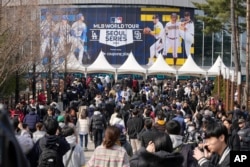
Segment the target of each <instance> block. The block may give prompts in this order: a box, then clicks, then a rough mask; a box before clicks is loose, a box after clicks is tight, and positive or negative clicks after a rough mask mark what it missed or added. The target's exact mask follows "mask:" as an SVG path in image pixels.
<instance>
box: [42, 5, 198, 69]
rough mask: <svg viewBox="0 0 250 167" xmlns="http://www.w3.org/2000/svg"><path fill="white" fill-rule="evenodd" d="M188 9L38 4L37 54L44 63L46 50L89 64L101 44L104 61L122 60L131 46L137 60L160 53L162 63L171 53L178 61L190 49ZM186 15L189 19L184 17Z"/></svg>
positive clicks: (190, 11) (59, 59)
mask: <svg viewBox="0 0 250 167" xmlns="http://www.w3.org/2000/svg"><path fill="white" fill-rule="evenodd" d="M186 15H189V16H186ZM193 15H194V10H193V9H184V8H170V7H156V8H153V7H125V6H124V7H76V8H46V9H41V24H40V27H41V40H42V41H41V53H40V55H41V56H42V58H43V63H44V64H46V63H47V62H48V55H53V57H54V58H53V60H52V61H53V62H55V63H56V62H57V63H62V62H63V60H64V58H65V54H67V55H70V56H71V57H72V55H74V58H75V59H77V60H78V61H79V62H80V63H83V64H91V63H92V62H93V61H94V60H95V59H96V57H97V56H98V54H99V52H100V51H101V50H102V51H103V52H104V53H105V57H106V58H107V60H108V61H109V63H111V64H123V63H124V61H125V60H126V58H127V56H128V55H129V53H130V52H131V51H132V52H133V54H134V56H135V58H136V60H137V61H138V63H139V64H141V65H145V64H149V63H150V62H151V63H152V62H153V61H154V60H155V58H156V57H157V55H158V53H162V54H163V55H164V58H165V60H166V62H167V63H168V64H170V65H171V64H173V62H174V61H173V58H177V64H178V65H181V64H183V63H184V60H185V59H186V58H187V53H188V54H189V53H190V54H193V53H194V49H193V36H194V30H193V29H192V30H190V28H189V27H188V26H189V24H190V25H192V26H193V22H192V19H193ZM174 17H176V22H173V18H174ZM188 17H189V18H190V19H191V20H188V21H187V20H185V19H186V18H188ZM193 27H194V26H193ZM146 30H147V31H146ZM190 31H191V32H190ZM185 48H188V49H185ZM186 50H188V52H187V51H186ZM175 51H176V54H175V53H173V52H175Z"/></svg>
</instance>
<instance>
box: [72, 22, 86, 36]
mask: <svg viewBox="0 0 250 167" xmlns="http://www.w3.org/2000/svg"><path fill="white" fill-rule="evenodd" d="M86 28H87V26H86V24H85V23H84V22H80V21H76V22H74V23H73V25H72V30H73V31H74V35H75V36H76V37H81V35H82V33H83V31H86Z"/></svg>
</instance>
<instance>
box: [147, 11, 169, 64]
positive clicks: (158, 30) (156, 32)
mask: <svg viewBox="0 0 250 167" xmlns="http://www.w3.org/2000/svg"><path fill="white" fill-rule="evenodd" d="M152 19H153V23H154V29H153V31H152V30H151V29H150V28H149V27H146V28H144V30H143V33H144V34H145V35H152V36H154V37H155V39H156V42H155V43H154V44H152V45H151V46H150V58H149V61H148V64H147V65H152V64H153V62H154V57H157V55H158V53H159V52H160V51H161V50H162V49H163V48H164V41H165V33H164V32H165V31H164V27H163V24H162V23H161V22H160V21H159V16H158V15H154V16H153V18H152Z"/></svg>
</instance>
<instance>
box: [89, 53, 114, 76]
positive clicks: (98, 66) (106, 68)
mask: <svg viewBox="0 0 250 167" xmlns="http://www.w3.org/2000/svg"><path fill="white" fill-rule="evenodd" d="M115 71H116V69H115V68H114V67H113V66H112V65H110V64H109V62H108V61H107V59H106V58H105V56H104V52H102V51H101V52H100V53H99V55H98V57H97V58H96V60H95V61H94V62H93V63H92V64H91V65H90V66H88V67H87V72H88V73H89V72H92V73H93V72H113V73H115Z"/></svg>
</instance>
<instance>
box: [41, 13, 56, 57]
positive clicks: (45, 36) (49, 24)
mask: <svg viewBox="0 0 250 167" xmlns="http://www.w3.org/2000/svg"><path fill="white" fill-rule="evenodd" d="M54 27H55V23H54V21H53V19H52V14H51V13H50V12H46V19H45V20H43V21H42V22H41V25H40V29H41V53H40V54H41V57H42V58H44V56H45V52H46V49H48V48H50V49H51V51H52V52H53V50H54V49H55V46H54V45H53V43H54V40H53V30H54ZM50 40H51V41H50ZM50 45H52V46H50Z"/></svg>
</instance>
